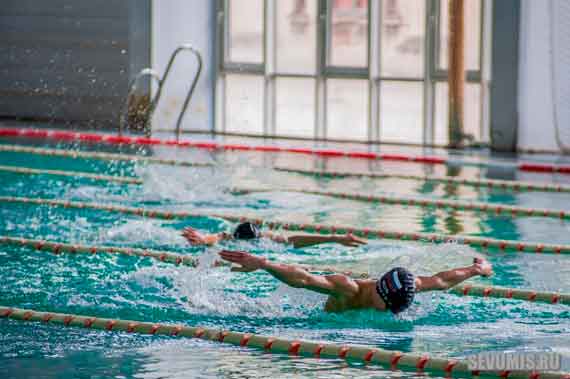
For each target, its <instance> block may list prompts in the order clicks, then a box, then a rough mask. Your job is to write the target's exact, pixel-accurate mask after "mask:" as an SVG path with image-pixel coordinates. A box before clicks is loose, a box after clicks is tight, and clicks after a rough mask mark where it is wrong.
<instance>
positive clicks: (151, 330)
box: [150, 324, 160, 334]
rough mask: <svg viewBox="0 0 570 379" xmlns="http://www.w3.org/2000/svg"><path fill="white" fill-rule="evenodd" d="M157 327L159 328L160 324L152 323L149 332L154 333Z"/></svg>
mask: <svg viewBox="0 0 570 379" xmlns="http://www.w3.org/2000/svg"><path fill="white" fill-rule="evenodd" d="M158 328H160V325H156V324H154V325H153V326H152V327H151V328H150V334H156V331H157V330H158Z"/></svg>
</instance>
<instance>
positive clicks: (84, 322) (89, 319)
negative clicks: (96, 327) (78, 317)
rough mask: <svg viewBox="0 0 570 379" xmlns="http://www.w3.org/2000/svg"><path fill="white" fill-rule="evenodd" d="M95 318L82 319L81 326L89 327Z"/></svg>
mask: <svg viewBox="0 0 570 379" xmlns="http://www.w3.org/2000/svg"><path fill="white" fill-rule="evenodd" d="M95 320H96V318H95V317H91V318H88V319H86V320H85V321H83V326H84V327H86V328H90V327H91V325H93V323H94V322H95Z"/></svg>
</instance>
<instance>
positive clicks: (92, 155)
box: [0, 145, 570, 192]
mask: <svg viewBox="0 0 570 379" xmlns="http://www.w3.org/2000/svg"><path fill="white" fill-rule="evenodd" d="M0 151H3V152H15V153H27V154H36V155H43V156H59V157H68V158H74V159H77V158H83V159H98V160H108V161H139V162H146V163H155V164H163V165H171V166H186V167H196V166H197V167H213V166H215V165H214V164H210V163H195V162H188V161H180V160H174V159H161V158H155V157H143V156H138V155H133V154H113V153H98V152H86V151H79V150H75V151H74V150H71V151H69V150H62V149H50V148H39V147H28V146H18V145H0ZM273 169H274V170H276V171H281V172H289V173H296V174H306V175H314V176H322V177H333V178H334V177H339V178H341V177H367V178H376V179H389V178H395V179H412V180H423V181H432V182H440V183H447V184H455V185H468V186H475V187H487V188H500V189H503V190H507V189H510V190H513V191H518V192H522V191H540V192H570V186H565V185H560V184H558V185H553V184H549V183H540V182H537V183H535V182H525V181H515V180H512V181H511V180H498V179H466V178H457V177H451V176H434V175H402V174H388V173H354V172H340V171H318V170H307V169H292V168H285V167H273Z"/></svg>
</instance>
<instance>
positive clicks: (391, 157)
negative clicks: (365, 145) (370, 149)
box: [380, 154, 413, 162]
mask: <svg viewBox="0 0 570 379" xmlns="http://www.w3.org/2000/svg"><path fill="white" fill-rule="evenodd" d="M380 159H383V160H386V161H406V162H407V161H410V160H412V159H413V158H411V157H408V156H407V155H402V154H380Z"/></svg>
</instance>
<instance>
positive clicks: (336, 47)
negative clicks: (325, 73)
mask: <svg viewBox="0 0 570 379" xmlns="http://www.w3.org/2000/svg"><path fill="white" fill-rule="evenodd" d="M327 4H329V5H330V6H332V9H331V11H330V13H329V15H330V16H329V25H330V28H329V33H330V36H329V38H330V46H329V51H328V54H329V56H328V65H330V66H351V67H367V66H368V0H333V1H330V2H328V3H327Z"/></svg>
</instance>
